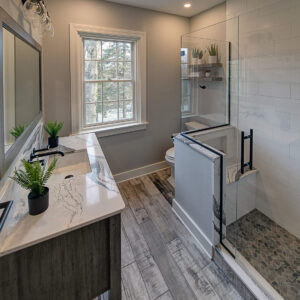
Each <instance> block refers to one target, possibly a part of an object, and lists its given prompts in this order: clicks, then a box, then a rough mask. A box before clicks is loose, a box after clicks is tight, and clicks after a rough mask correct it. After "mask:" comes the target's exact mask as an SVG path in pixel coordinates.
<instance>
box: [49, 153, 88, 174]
mask: <svg viewBox="0 0 300 300" xmlns="http://www.w3.org/2000/svg"><path fill="white" fill-rule="evenodd" d="M56 158H57V163H56V167H55V169H54V171H53V174H61V175H65V176H68V175H72V176H76V175H82V174H87V173H90V172H92V170H91V165H90V161H89V157H88V154H87V151H86V150H83V151H77V152H72V153H65V156H58V155H56ZM53 159H54V158H53V157H50V159H49V163H51V162H52V161H53Z"/></svg>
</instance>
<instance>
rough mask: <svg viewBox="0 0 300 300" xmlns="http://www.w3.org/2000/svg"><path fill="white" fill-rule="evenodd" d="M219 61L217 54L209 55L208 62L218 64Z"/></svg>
mask: <svg viewBox="0 0 300 300" xmlns="http://www.w3.org/2000/svg"><path fill="white" fill-rule="evenodd" d="M217 62H218V58H217V56H208V63H209V64H216V63H217Z"/></svg>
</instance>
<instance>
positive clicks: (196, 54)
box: [192, 48, 199, 65]
mask: <svg viewBox="0 0 300 300" xmlns="http://www.w3.org/2000/svg"><path fill="white" fill-rule="evenodd" d="M198 59H199V49H198V48H193V49H192V65H197V64H198Z"/></svg>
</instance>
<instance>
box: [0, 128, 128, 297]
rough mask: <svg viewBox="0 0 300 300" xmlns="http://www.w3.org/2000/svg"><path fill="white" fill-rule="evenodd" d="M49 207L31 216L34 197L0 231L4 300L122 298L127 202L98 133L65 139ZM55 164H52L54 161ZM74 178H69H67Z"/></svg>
mask: <svg viewBox="0 0 300 300" xmlns="http://www.w3.org/2000/svg"><path fill="white" fill-rule="evenodd" d="M59 148H60V150H61V151H63V152H64V153H65V156H64V157H61V158H58V162H57V168H56V169H55V172H54V174H53V175H52V177H51V178H50V180H49V183H48V184H47V186H48V187H49V189H50V198H49V202H50V204H49V209H48V210H47V211H45V212H44V213H42V214H40V215H38V216H30V215H29V214H28V207H27V192H26V191H24V190H18V191H17V192H12V193H11V196H12V197H13V198H14V200H15V201H14V207H13V209H12V210H11V212H10V214H9V217H8V219H7V220H6V223H5V225H4V226H5V230H3V231H2V232H1V233H0V291H1V299H11V300H12V299H92V298H94V297H96V296H98V295H100V294H102V293H104V292H105V291H107V290H110V297H111V299H121V234H120V229H121V228H120V226H121V225H120V212H121V211H122V209H123V208H124V202H123V200H122V197H121V195H120V193H119V190H118V187H117V185H116V183H115V181H114V179H113V176H112V174H111V172H110V169H109V167H108V164H107V162H106V160H105V157H104V155H103V152H102V150H101V147H100V145H99V143H98V140H97V138H96V136H95V134H85V135H76V136H70V137H65V138H61V140H60V147H59ZM49 160H50V159H49ZM66 177H67V179H65V178H66Z"/></svg>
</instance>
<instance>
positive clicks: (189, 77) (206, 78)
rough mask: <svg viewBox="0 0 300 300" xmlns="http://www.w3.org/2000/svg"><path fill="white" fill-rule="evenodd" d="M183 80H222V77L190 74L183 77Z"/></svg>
mask: <svg viewBox="0 0 300 300" xmlns="http://www.w3.org/2000/svg"><path fill="white" fill-rule="evenodd" d="M181 79H182V80H191V79H198V80H199V81H222V80H223V78H222V77H201V76H196V75H189V76H188V77H182V78H181Z"/></svg>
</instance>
